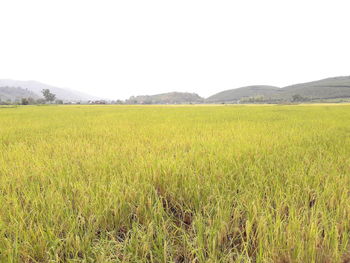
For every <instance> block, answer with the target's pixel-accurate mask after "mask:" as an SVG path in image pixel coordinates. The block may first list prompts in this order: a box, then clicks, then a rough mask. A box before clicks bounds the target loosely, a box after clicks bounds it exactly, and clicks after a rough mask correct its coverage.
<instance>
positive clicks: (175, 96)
mask: <svg viewBox="0 0 350 263" xmlns="http://www.w3.org/2000/svg"><path fill="white" fill-rule="evenodd" d="M203 100H204V99H203V98H202V97H200V96H199V95H198V94H196V93H188V92H169V93H163V94H156V95H142V96H132V97H130V99H129V100H127V101H126V102H127V103H131V104H183V103H201V102H203Z"/></svg>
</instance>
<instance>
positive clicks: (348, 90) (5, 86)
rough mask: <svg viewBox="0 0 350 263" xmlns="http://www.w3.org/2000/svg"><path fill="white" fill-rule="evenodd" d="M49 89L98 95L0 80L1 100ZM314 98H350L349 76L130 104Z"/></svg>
mask: <svg viewBox="0 0 350 263" xmlns="http://www.w3.org/2000/svg"><path fill="white" fill-rule="evenodd" d="M42 89H50V91H51V92H52V93H54V94H56V98H57V99H61V100H64V101H88V100H99V98H97V97H94V96H91V95H88V94H85V93H82V92H79V91H75V90H70V89H63V88H57V87H54V86H51V85H47V84H43V83H41V82H37V81H16V80H9V79H4V80H0V100H2V101H7V100H11V101H16V100H17V101H19V100H21V99H22V98H33V99H38V98H42V94H41V90H42ZM296 97H297V98H298V99H299V100H302V101H317V100H324V99H343V98H350V76H342V77H333V78H327V79H322V80H317V81H312V82H306V83H300V84H295V85H291V86H287V87H283V88H279V87H275V86H268V85H253V86H247V87H242V88H236V89H230V90H225V91H221V92H218V93H216V94H214V95H212V96H210V97H208V98H207V99H204V98H202V97H200V96H199V95H198V94H196V93H188V92H169V93H161V94H156V95H140V96H132V97H130V98H129V99H128V100H126V101H125V102H126V103H130V104H186V103H187V104H190V103H238V102H259V103H279V102H288V101H293V100H295V98H296Z"/></svg>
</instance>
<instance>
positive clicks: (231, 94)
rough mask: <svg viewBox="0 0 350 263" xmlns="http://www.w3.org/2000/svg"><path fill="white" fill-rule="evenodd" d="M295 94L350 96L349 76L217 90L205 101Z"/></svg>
mask: <svg viewBox="0 0 350 263" xmlns="http://www.w3.org/2000/svg"><path fill="white" fill-rule="evenodd" d="M295 96H298V97H299V99H302V100H304V101H315V100H324V99H341V98H350V76H345V77H335V78H327V79H322V80H317V81H312V82H307V83H301V84H295V85H291V86H287V87H284V88H278V87H273V86H248V87H243V88H237V89H231V90H226V91H222V92H219V93H217V94H215V95H212V96H210V97H209V98H207V99H206V100H205V101H206V102H208V103H224V102H233V103H235V102H239V101H241V102H242V101H248V102H249V101H250V102H254V98H258V97H259V100H258V102H264V101H265V102H284V101H292V100H293V98H294V97H295Z"/></svg>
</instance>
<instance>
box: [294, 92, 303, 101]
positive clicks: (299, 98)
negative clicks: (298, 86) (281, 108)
mask: <svg viewBox="0 0 350 263" xmlns="http://www.w3.org/2000/svg"><path fill="white" fill-rule="evenodd" d="M303 100H304V98H303V96H301V95H300V94H295V95H293V96H292V101H293V102H299V101H303Z"/></svg>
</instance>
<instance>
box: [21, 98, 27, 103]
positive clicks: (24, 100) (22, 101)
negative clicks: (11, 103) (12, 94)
mask: <svg viewBox="0 0 350 263" xmlns="http://www.w3.org/2000/svg"><path fill="white" fill-rule="evenodd" d="M28 104H29V100H28V99H27V98H22V100H21V105H28Z"/></svg>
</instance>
